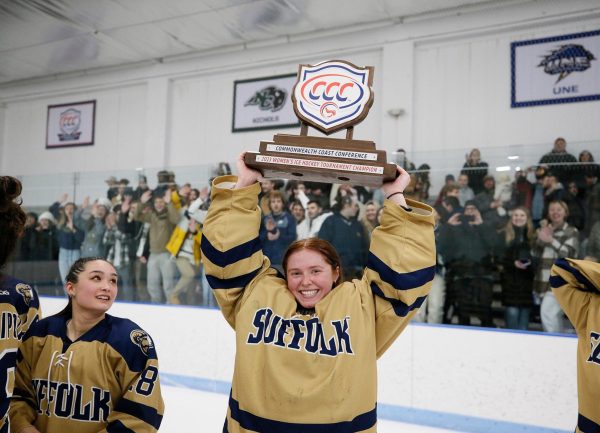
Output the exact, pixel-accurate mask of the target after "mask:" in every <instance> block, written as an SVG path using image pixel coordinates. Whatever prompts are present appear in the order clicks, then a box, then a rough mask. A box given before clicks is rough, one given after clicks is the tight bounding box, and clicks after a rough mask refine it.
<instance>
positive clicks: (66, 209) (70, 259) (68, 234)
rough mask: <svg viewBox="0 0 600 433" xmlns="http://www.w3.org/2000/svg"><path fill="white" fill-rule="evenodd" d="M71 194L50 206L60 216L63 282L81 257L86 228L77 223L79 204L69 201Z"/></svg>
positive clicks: (65, 195)
mask: <svg viewBox="0 0 600 433" xmlns="http://www.w3.org/2000/svg"><path fill="white" fill-rule="evenodd" d="M68 198H69V195H68V194H66V193H65V194H63V195H62V196H61V198H60V199H59V201H57V202H54V203H53V204H52V205H51V206H50V212H52V214H53V215H54V216H55V217H57V216H58V218H59V219H58V246H59V250H58V269H59V272H60V278H61V281H62V282H63V284H64V283H65V281H66V278H67V273H68V272H69V269H71V266H72V265H73V263H75V261H77V259H79V258H80V257H81V244H82V243H83V238H84V236H85V232H84V230H83V229H82V228H81V227H80V226H79V225H78V224H76V223H75V219H76V212H77V206H75V203H73V202H71V201H68ZM61 210H62V212H61Z"/></svg>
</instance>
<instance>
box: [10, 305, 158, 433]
mask: <svg viewBox="0 0 600 433" xmlns="http://www.w3.org/2000/svg"><path fill="white" fill-rule="evenodd" d="M68 319H69V317H67V316H65V315H60V314H59V315H55V316H51V317H48V318H46V319H43V320H40V321H39V322H37V323H36V324H34V325H33V326H32V327H31V328H30V329H29V331H28V332H27V334H26V336H25V338H24V339H23V343H22V344H21V348H20V349H19V353H18V359H17V378H16V385H15V391H14V395H13V401H12V402H11V405H10V416H11V424H12V428H13V431H15V432H19V431H21V430H22V429H23V428H24V427H27V426H28V425H33V426H35V427H36V428H37V429H38V430H39V431H40V432H43V433H91V432H100V433H103V432H104V433H108V432H128V433H132V432H135V433H142V432H144V433H145V432H148V433H150V432H155V431H157V430H158V428H159V426H160V423H161V420H162V415H163V412H164V405H163V400H162V397H161V392H160V380H159V377H158V361H157V358H156V351H155V349H154V344H153V342H152V339H151V338H150V336H149V335H148V334H147V333H146V332H145V331H143V330H142V329H140V328H139V326H138V325H136V324H135V323H133V322H132V321H131V320H128V319H121V318H118V317H113V316H110V315H108V314H107V315H106V317H105V318H104V319H103V320H102V321H100V322H99V323H98V324H96V325H95V326H94V327H93V328H92V329H90V330H89V331H88V332H86V333H85V334H84V335H82V336H81V337H80V338H79V339H77V340H76V341H73V342H72V341H71V340H69V338H68V337H67V335H66V330H67V325H66V322H67V320H68Z"/></svg>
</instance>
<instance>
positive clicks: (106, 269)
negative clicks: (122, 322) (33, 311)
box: [66, 260, 118, 316]
mask: <svg viewBox="0 0 600 433" xmlns="http://www.w3.org/2000/svg"><path fill="white" fill-rule="evenodd" d="M66 289H67V293H68V294H69V296H70V297H71V299H72V301H73V315H74V316H75V315H76V314H82V313H83V314H85V313H92V314H94V315H98V314H104V313H106V312H107V311H108V310H109V308H110V307H111V306H112V304H113V302H115V299H116V297H117V291H118V290H117V271H115V268H114V267H113V266H112V265H111V264H110V263H108V262H106V261H104V260H92V261H89V262H87V263H85V265H84V268H83V270H82V271H81V272H80V273H79V275H78V276H77V281H76V282H71V281H69V282H67V285H66Z"/></svg>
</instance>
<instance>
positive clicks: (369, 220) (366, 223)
mask: <svg viewBox="0 0 600 433" xmlns="http://www.w3.org/2000/svg"><path fill="white" fill-rule="evenodd" d="M378 210H379V206H377V203H375V202H374V201H368V202H366V203H365V206H364V208H363V216H362V218H361V219H360V223H361V224H362V225H363V228H364V229H365V233H366V235H367V240H368V241H370V240H371V233H373V230H374V229H375V227H377V226H378V225H379V221H377V211H378Z"/></svg>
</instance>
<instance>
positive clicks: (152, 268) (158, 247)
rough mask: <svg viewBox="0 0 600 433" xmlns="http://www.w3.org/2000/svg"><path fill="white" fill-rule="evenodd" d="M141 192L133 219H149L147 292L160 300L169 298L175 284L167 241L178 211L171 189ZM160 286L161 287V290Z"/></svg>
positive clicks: (152, 297)
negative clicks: (161, 194) (159, 194)
mask: <svg viewBox="0 0 600 433" xmlns="http://www.w3.org/2000/svg"><path fill="white" fill-rule="evenodd" d="M151 198H152V192H150V191H146V192H145V193H144V194H142V199H141V201H140V202H141V204H142V205H141V206H139V207H138V208H137V209H136V212H135V217H134V218H135V219H136V220H137V221H140V222H143V223H149V224H150V228H149V230H148V234H149V237H150V257H149V258H148V265H147V267H148V293H149V294H150V301H151V302H152V303H154V304H159V303H161V302H162V301H163V298H164V299H165V300H168V299H170V297H171V294H172V292H173V287H174V286H175V264H174V263H173V261H172V260H171V254H170V253H169V252H168V251H167V242H168V241H169V239H170V237H171V233H173V229H174V228H175V225H176V224H177V223H178V222H179V212H178V211H177V209H176V208H175V206H173V204H172V203H171V191H170V190H169V189H164V195H163V196H154V200H152V203H151ZM161 288H162V290H161Z"/></svg>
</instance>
